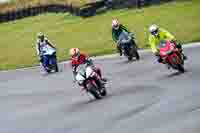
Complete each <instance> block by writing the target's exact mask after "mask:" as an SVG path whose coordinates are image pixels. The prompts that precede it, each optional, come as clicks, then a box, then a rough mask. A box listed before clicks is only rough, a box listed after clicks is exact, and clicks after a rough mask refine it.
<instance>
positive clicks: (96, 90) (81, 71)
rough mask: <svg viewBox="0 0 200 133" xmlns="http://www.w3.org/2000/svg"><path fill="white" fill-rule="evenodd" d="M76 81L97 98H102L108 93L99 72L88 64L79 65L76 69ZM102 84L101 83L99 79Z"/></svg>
mask: <svg viewBox="0 0 200 133" xmlns="http://www.w3.org/2000/svg"><path fill="white" fill-rule="evenodd" d="M76 71H77V74H76V76H75V78H76V81H77V82H78V84H79V85H80V86H82V87H83V90H85V91H86V92H87V93H88V92H89V93H90V94H91V95H93V96H94V98H96V99H101V98H102V97H103V96H106V95H107V91H106V88H105V85H104V84H103V83H102V82H101V81H100V78H99V76H98V74H97V73H96V72H95V70H93V68H92V66H89V65H88V64H82V65H79V66H78V67H77V69H76ZM96 80H98V82H99V83H100V84H101V85H99V84H98V83H97V81H96Z"/></svg>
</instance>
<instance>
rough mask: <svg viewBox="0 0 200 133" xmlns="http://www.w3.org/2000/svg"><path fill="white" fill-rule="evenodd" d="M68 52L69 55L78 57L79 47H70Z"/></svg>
mask: <svg viewBox="0 0 200 133" xmlns="http://www.w3.org/2000/svg"><path fill="white" fill-rule="evenodd" d="M69 54H70V56H71V57H78V56H79V55H80V49H79V48H71V49H70V50H69Z"/></svg>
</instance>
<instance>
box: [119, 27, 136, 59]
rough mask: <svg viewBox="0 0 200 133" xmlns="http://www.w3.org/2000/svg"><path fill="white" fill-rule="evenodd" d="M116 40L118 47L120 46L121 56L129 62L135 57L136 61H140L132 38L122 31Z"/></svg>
mask: <svg viewBox="0 0 200 133" xmlns="http://www.w3.org/2000/svg"><path fill="white" fill-rule="evenodd" d="M118 40H119V41H118V45H120V47H121V49H122V53H123V55H124V56H126V57H128V60H129V61H130V60H132V59H133V57H135V58H136V60H139V59H140V55H139V53H138V50H137V45H136V43H135V40H134V38H133V37H132V36H130V35H129V34H128V33H127V32H124V31H123V32H122V33H121V34H120V35H119V39H118Z"/></svg>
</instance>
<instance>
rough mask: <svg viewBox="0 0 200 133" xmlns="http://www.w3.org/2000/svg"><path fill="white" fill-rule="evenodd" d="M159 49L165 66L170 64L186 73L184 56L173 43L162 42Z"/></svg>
mask: <svg viewBox="0 0 200 133" xmlns="http://www.w3.org/2000/svg"><path fill="white" fill-rule="evenodd" d="M158 48H159V50H160V51H159V54H160V56H161V57H162V63H163V64H166V63H168V64H169V66H170V67H172V68H173V69H176V70H178V71H179V72H182V73H183V72H185V69H184V59H183V55H182V53H181V52H180V51H179V50H178V48H177V47H176V45H175V44H174V43H173V42H170V41H161V42H160V44H159V45H158Z"/></svg>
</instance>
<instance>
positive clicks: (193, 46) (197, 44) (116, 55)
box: [0, 42, 200, 73]
mask: <svg viewBox="0 0 200 133" xmlns="http://www.w3.org/2000/svg"><path fill="white" fill-rule="evenodd" d="M195 47H200V42H197V43H188V44H186V45H183V48H195ZM148 52H151V50H150V49H141V50H139V53H140V54H143V53H148ZM115 57H119V54H110V55H102V56H96V57H92V59H97V60H98V59H111V58H115ZM66 63H69V61H63V62H60V63H59V64H61V65H62V64H66ZM39 67H40V66H33V67H27V68H19V69H14V70H2V71H0V73H1V72H4V73H5V72H12V71H25V70H30V69H36V68H39Z"/></svg>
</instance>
